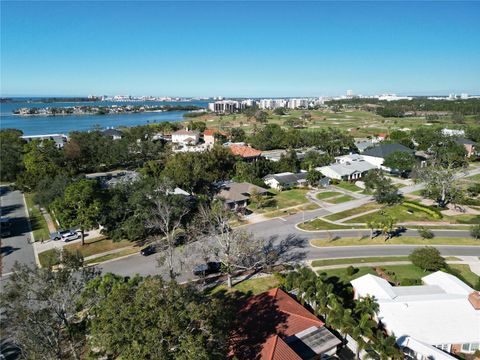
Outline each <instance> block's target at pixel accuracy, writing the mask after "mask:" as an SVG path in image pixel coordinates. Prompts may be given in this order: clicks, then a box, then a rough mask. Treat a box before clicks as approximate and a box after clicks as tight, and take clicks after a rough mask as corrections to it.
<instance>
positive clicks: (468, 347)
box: [462, 343, 480, 352]
mask: <svg viewBox="0 0 480 360" xmlns="http://www.w3.org/2000/svg"><path fill="white" fill-rule="evenodd" d="M478 349H480V343H467V344H462V352H474V351H475V350H478Z"/></svg>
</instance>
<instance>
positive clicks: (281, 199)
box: [248, 189, 308, 214]
mask: <svg viewBox="0 0 480 360" xmlns="http://www.w3.org/2000/svg"><path fill="white" fill-rule="evenodd" d="M270 191H271V192H272V193H273V194H274V195H273V196H272V198H271V201H270V204H269V205H268V206H265V207H262V208H260V209H257V206H256V204H254V203H252V204H250V205H249V207H248V208H249V209H250V210H252V211H254V212H256V213H259V214H263V213H266V212H270V211H275V210H280V209H285V208H288V207H293V206H299V205H302V204H305V203H307V202H308V199H307V198H306V196H305V194H306V193H307V192H308V189H291V190H285V191H275V190H270Z"/></svg>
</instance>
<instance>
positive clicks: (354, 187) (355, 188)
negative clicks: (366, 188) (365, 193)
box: [335, 181, 363, 192]
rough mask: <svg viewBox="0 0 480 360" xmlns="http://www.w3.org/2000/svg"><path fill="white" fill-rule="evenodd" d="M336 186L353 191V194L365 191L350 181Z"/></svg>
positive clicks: (341, 182)
mask: <svg viewBox="0 0 480 360" xmlns="http://www.w3.org/2000/svg"><path fill="white" fill-rule="evenodd" d="M335 186H338V187H339V188H342V189H345V190H348V191H353V192H357V191H362V190H363V189H361V188H359V187H358V186H357V185H355V184H354V183H351V182H349V181H340V182H339V183H338V184H336V185H335Z"/></svg>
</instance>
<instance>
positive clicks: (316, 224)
mask: <svg viewBox="0 0 480 360" xmlns="http://www.w3.org/2000/svg"><path fill="white" fill-rule="evenodd" d="M298 227H299V228H300V229H302V230H308V231H314V230H336V229H344V230H345V229H347V230H348V229H357V228H358V229H364V228H365V227H364V226H362V227H357V226H352V225H350V226H349V225H337V224H332V223H329V222H327V221H324V220H322V219H320V218H317V219H315V220H311V221H306V222H304V223H301V224H299V225H298Z"/></svg>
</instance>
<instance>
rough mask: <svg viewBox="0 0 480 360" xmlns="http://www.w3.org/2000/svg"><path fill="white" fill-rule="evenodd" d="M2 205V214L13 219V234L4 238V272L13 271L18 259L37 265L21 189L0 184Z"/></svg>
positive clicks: (24, 262) (20, 261)
mask: <svg viewBox="0 0 480 360" xmlns="http://www.w3.org/2000/svg"><path fill="white" fill-rule="evenodd" d="M0 193H1V196H0V205H1V213H2V216H4V217H8V218H10V219H11V221H12V234H11V236H9V237H6V238H2V240H1V241H2V246H1V250H0V251H1V256H2V265H3V269H2V274H3V275H4V276H5V275H8V273H10V272H11V271H12V267H13V264H14V263H15V262H16V261H18V262H19V263H21V264H25V265H31V266H36V264H35V255H34V252H33V246H32V244H30V243H29V242H30V241H31V235H30V225H29V222H28V217H27V213H26V210H25V204H24V202H23V194H22V193H21V192H20V191H12V190H11V189H10V188H8V187H6V186H0Z"/></svg>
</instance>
